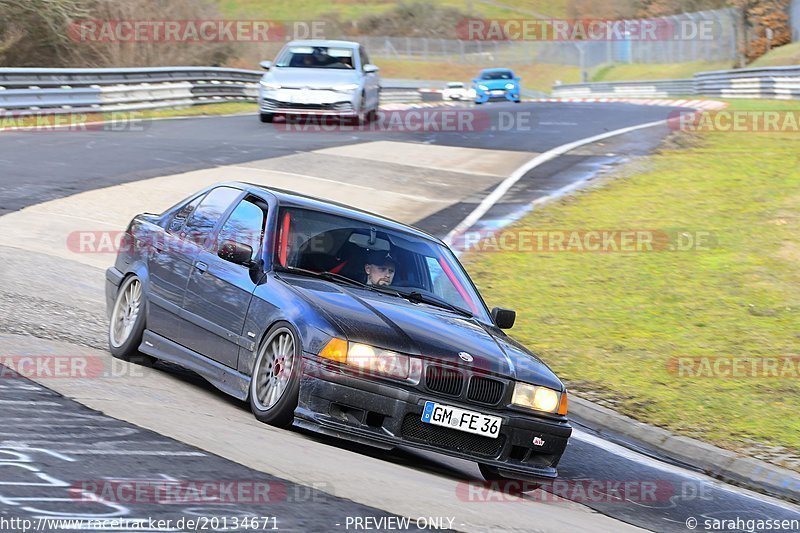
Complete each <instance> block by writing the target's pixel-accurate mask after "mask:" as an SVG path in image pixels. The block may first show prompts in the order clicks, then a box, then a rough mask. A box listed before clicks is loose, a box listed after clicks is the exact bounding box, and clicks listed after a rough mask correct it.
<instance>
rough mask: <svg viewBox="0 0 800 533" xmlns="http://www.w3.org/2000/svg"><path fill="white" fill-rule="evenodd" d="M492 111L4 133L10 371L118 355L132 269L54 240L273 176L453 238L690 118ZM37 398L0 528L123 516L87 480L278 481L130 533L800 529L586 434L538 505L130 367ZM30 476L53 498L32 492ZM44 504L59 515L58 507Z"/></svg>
mask: <svg viewBox="0 0 800 533" xmlns="http://www.w3.org/2000/svg"><path fill="white" fill-rule="evenodd" d="M477 111H478V110H474V111H473V110H471V109H467V110H462V112H470V113H471V112H477ZM479 111H480V113H482V114H483V115H479V116H477V120H478V121H479V123H480V124H481V127H480V128H478V130H476V131H464V130H462V131H447V132H442V131H418V132H402V131H390V132H376V131H353V132H313V131H303V132H298V131H290V130H289V128H287V127H284V126H281V125H280V124H278V125H264V124H260V123H259V122H258V120H257V118H256V117H255V116H236V117H212V118H197V119H187V120H166V121H156V122H150V123H146V124H143V125H142V127H140V128H134V131H121V132H111V131H102V130H101V131H84V132H75V131H56V132H46V133H45V132H35V133H34V132H31V133H11V132H7V133H0V215H6V216H0V265H2V267H0V354H1V355H4V356H10V355H17V356H18V355H29V354H42V353H54V354H55V353H57V354H70V355H74V354H94V355H96V356H97V357H106V358H107V355H106V354H104V353H102V352H101V351H100V350H103V349H104V347H105V332H104V328H105V324H106V322H105V315H104V308H103V305H104V304H103V297H102V288H103V285H102V281H103V272H102V265H104V264H110V263H111V262H112V261H113V257H112V256H97V255H70V252H71V251H70V250H63V249H61V248H59V247H58V245H57V243H58V242H60V241H59V240H58V239H62V238H61V237H59V238H58V239H54V240H52V242H51V241H48V238H49V236H50V235H52V234H57V235H62V234H63V233H64V232H67V231H74V230H76V229H78V230H80V229H87V224H99V225H100V226H99V227H103V228H105V227H106V226H105V225H103V224H108V225H111V226H114V225H115V224H116V226H114V227H117V228H120V226H121V225H122V224H124V220H126V219H127V218H128V217H129V216H130V213H129V211H131V210H133V211H132V212H137V211H136V210H134V208H136V209H139V207H140V205H139V204H147V202H146V201H145V199H147V198H146V197H147V195H153V196H159V195H163V196H165V197H171V196H170V195H178V193H179V192H180V194H184V193H183V192H181V191H183V190H184V189H186V190H194V189H196V188H199V186H200V183H201V181H202V180H209V179H211V180H216V181H224V180H230V179H240V178H242V176H244V177H247V178H248V179H251V177H252V176H256V177H258V176H262V177H263V179H264V180H265V181H266V182H269V183H272V182H273V181H274V180H279V179H280V180H283V181H280V184H281V185H282V186H288V187H289V188H297V189H302V190H306V191H309V192H315V193H316V194H317V195H319V196H323V197H331V198H337V195H340V196H344V197H345V198H349V199H351V203H354V204H356V205H359V206H362V207H368V208H370V207H371V208H372V209H373V210H376V211H379V212H382V213H385V214H387V215H389V216H392V217H395V218H398V219H400V220H402V221H404V222H409V223H416V224H417V225H419V226H420V227H422V228H423V229H427V230H429V231H431V232H433V233H435V234H437V235H440V236H443V235H445V234H446V233H447V232H448V231H449V230H450V229H452V228H453V227H454V226H455V225H456V224H458V223H459V222H460V221H461V220H462V219H463V218H464V217H465V216H466V214H468V213H469V212H471V211H472V209H473V208H474V207H475V206H476V205H477V204H478V203H479V202H480V201H481V200H482V199H483V198H484V197H485V196H486V195H487V194H488V193H489V192H490V191H491V190H493V188H494V187H495V186H496V185H497V183H498V182H499V181H500V180H502V179H503V177H504V176H506V175H508V173H509V172H510V170H511V169H513V168H515V167H516V166H519V165H521V164H522V162H523V161H524V160H525V159H527V158H530V157H531V156H532V155H533V154H539V153H542V152H545V151H546V150H549V149H552V148H554V147H556V146H560V145H562V144H565V143H568V142H572V141H575V140H577V139H580V138H585V137H590V136H593V135H597V134H600V133H603V132H607V131H612V130H616V129H620V128H623V127H628V126H632V125H636V124H642V123H648V122H653V121H656V120H660V119H664V118H666V117H667V115H668V113H669V112H670V111H673V109H670V108H660V107H646V106H634V105H628V104H577V103H576V104H571V103H542V104H538V103H529V104H520V105H513V104H497V105H489V106H483V107H481V108H480V109H479ZM509 117H512V118H513V117H516V120H517V123H518V124H519V121H520V120H524V121H526V122H525V124H526V125H524V126H518V127H515V128H507V127H505V126H504V125H503V124H501V121H503V120H505V121H508V120H510V119H509ZM522 117H527V118H524V119H523V118H522ZM506 125H507V124H506ZM667 133H668V131H667V129H666V128H665V127H664V128H650V129H648V130H642V131H640V132H637V133H635V134H629V135H624V136H620V137H618V138H614V139H610V140H608V141H605V142H603V143H599V144H596V145H591V146H587V147H585V148H581V149H578V150H576V151H574V152H570V153H569V154H566V155H564V156H562V157H559V158H557V159H555V160H553V161H551V162H549V163H547V164H545V165H542V166H540V167H538V168H536V169H534V170H533V171H531V172H529V173H528V174H526V175H525V176H524V177H523V178H522V179H521V180H520V181H519V182H518V183H517V184H516V185H515V186H514V187H513V188H512V189H511V190H509V191H508V193H507V194H506V195H504V196H503V198H501V200H500V201H499V202H498V203H497V205H495V206H494V207H493V208H492V209H491V210H490V211H489V212H488V213H487V214H486V216H485V217H484V218H483V219H482V221H481V222H480V224H482V225H484V226H497V225H500V224H503V223H505V222H507V221H508V220H510V219H513V218H515V217H516V216H519V214H520V213H522V212H524V211H525V210H526V209H527V206H529V205H530V202H531V201H532V200H534V199H536V198H539V197H541V196H543V195H547V194H553V193H554V192H556V191H558V190H560V189H561V188H563V187H564V186H566V185H568V184H570V183H574V182H576V181H580V180H583V179H586V178H588V177H591V176H594V175H596V174H597V173H598V172H602V171H603V170H604V169H606V168H609V167H613V166H614V165H616V164H618V163H619V162H621V161H625V160H628V159H630V158H632V157H636V156H638V155H644V154H646V153H648V152H649V151H651V150H652V149H654V147H655V146H657V145H658V143H659V142H660V141H661V139H662V138H663V137H664V136H665V135H666V134H667ZM176 175H177V176H176ZM170 176H171V177H170ZM216 176H218V177H216ZM162 177H163V178H162ZM215 177H216V178H215ZM115 187H116V188H115ZM120 187H121V188H120ZM104 188H107V189H104ZM162 191H163V192H162ZM78 193H85V194H82V195H79V196H74V195H76V194H78ZM177 197H178V198H179V197H180V196H177ZM384 199H385V200H384ZM137 200H138V201H139V202H138V203H137ZM148 201H149V200H148ZM164 201H166V200H164ZM381 201H383V202H384V203H381ZM24 208H29V209H24ZM153 209H155V207H154V208H153ZM20 210H22V211H20ZM4 224H5V225H4ZM92 227H93V226H92ZM120 229H121V228H120ZM62 240H63V239H62ZM62 248H63V247H62ZM36 381H37V383H33V382H29V381H27V380H23V379H14V380H0V407H2V410H0V420H1V421H2V424H0V428H2V429H0V461H7V462H5V463H0V468H2V470H0V471H2V472H4V473H3V474H2V477H1V478H0V518H2V517H5V518H9V517H35V516H57V515H59V514H63V516H65V517H74V516H76V515H80V514H84V515H91V514H92V513H95V514H102V513H103V512H109V513H110V512H111V511H109V510H108V509H105V511H103V510H96V509H89V508H90V507H93V506H92V504H87V503H86V502H83V501H78V502H76V499H78V500H80V498H77V497H76V494H78V492H76V490H75V489H76V486H75V484H76V483H78V482H80V481H86V480H89V481H97V480H105V481H109V480H111V481H112V484H111V485H112V487H113V486H118V485H114V482H115V481H121V482H130V480H134V481H135V480H138V481H141V480H146V481H148V480H149V482H152V480H153V479H155V480H157V481H158V482H159V483H161V482H162V481H163V482H164V483H166V484H177V485H178V486H182V485H181V484H182V483H184V484H185V483H186V482H187V481H192V480H216V481H220V480H222V481H225V480H228V481H230V480H236V481H239V482H241V481H244V483H245V484H247V483H251V482H252V483H251V485H256V483H258V482H263V483H266V486H268V487H275V489H274V490H275V492H274V493H273V494H277V495H278V496H276V499H275V501H269V502H267V503H268V505H267V504H264V502H260V503H261V505H260V506H259V505H258V504H249V503H248V502H247V501H246V500H244V499H241V498H240V499H239V500H238V501H236V502H232V503H229V502H223V503H220V504H214V503H211V504H209V502H207V501H206V502H201V503H200V504H198V505H194V503H193V502H189V503H185V504H184V503H180V504H173V505H170V504H164V503H159V502H158V501H151V500H148V499H147V498H145V501H143V502H142V501H138V502H135V504H128V505H122V504H117V505H118V506H120V507H124V508H125V511H124V512H122V511H120V509H117V513H118V516H122V517H124V518H125V519H126V520H129V522H126V523H125V526H126V527H128V528H129V529H126V530H129V531H140V530H144V529H142V527H144V525H146V524H144V523H139V522H136V521H135V519H136V518H141V517H162V518H176V519H177V518H180V517H184V518H186V517H190V516H201V515H202V516H217V517H224V516H227V517H239V518H241V517H246V516H249V517H257V516H262V517H264V516H266V517H273V518H275V519H276V520H277V521H278V522H277V525H278V528H279V529H281V530H290V531H291V530H296V531H303V530H313V531H335V530H337V529H339V528H342V530H354V529H357V527H356V526H357V523H356V522H354V519H355V517H362V518H364V517H370V518H371V519H374V520H375V521H374V522H373V521H370V522H369V524H370V525H371V526H373V527H372V530H376V529H383V530H392V529H395V530H396V529H397V527H396V526H397V525H398V523H396V522H392V523H389V522H386V521H383V522H380V520H381V519H388V518H389V517H392V518H393V519H396V518H397V516H399V515H402V516H406V517H409V516H412V517H414V518H415V519H416V518H419V517H421V516H425V517H428V518H434V517H439V518H440V519H441V520H440V522H437V523H436V525H437V526H441V527H448V528H450V527H452V528H453V529H457V530H470V531H472V530H487V531H488V530H500V529H507V530H518V531H537V530H540V531H564V530H575V529H582V530H587V531H590V530H591V531H604V530H609V531H611V530H614V531H619V530H625V529H626V528H627V527H628V525H631V526H635V527H639V528H642V529H647V530H653V531H676V532H677V531H687V530H688V529H687V520H689V521H690V522H691V520H692V519H696V520H698V521H700V523H701V526H700V527H698V528H697V530H700V531H702V530H703V529H702V520H703V519H704V518H717V519H723V518H725V519H728V518H732V519H736V518H740V519H742V520H747V519H783V518H795V519H796V518H800V514H799V513H798V510H797V508H796V507H793V506H789V505H787V504H784V503H782V502H779V501H776V500H773V499H771V498H768V497H764V496H761V495H758V494H755V493H752V492H749V491H746V490H742V489H738V488H734V487H731V486H728V485H725V484H723V483H720V482H718V481H715V480H712V479H711V478H709V477H707V476H704V475H702V474H700V473H697V472H692V471H689V470H686V469H684V468H680V467H679V466H677V465H670V464H668V463H666V462H664V461H660V460H658V459H654V458H650V457H648V456H646V455H643V454H640V453H637V452H634V451H631V450H628V449H626V448H623V447H621V446H618V445H616V444H613V443H611V442H609V441H606V440H603V439H602V438H600V437H598V436H595V435H592V434H591V433H590V432H587V431H582V430H580V429H579V430H578V431H576V433H575V436H574V437H573V439H572V440H571V442H570V445H569V447H568V449H567V452H566V454H565V455H564V458H563V460H562V462H561V464H560V467H559V471H560V475H561V477H560V480H559V482H557V483H556V484H554V485H553V486H551V487H545V490H544V491H543V490H536V491H532V492H529V493H527V494H525V495H524V496H522V497H519V496H518V495H516V494H504V493H503V492H502V491H501V492H499V493H497V492H491V491H486V490H481V486H480V485H476V484H475V483H476V482H477V481H479V480H480V476H479V474H478V472H477V468H476V467H475V465H473V464H472V463H468V462H464V461H458V460H454V459H449V458H444V457H441V456H438V455H435V454H428V453H420V452H416V451H412V450H403V449H401V450H395V451H393V452H388V453H386V452H380V451H376V450H371V449H369V448H363V447H358V446H353V445H350V444H349V443H346V442H341V441H335V440H332V439H323V438H319V437H316V436H314V435H310V434H307V433H304V432H300V431H297V430H295V431H280V430H274V429H272V428H268V427H266V426H263V425H260V424H258V423H257V422H255V421H253V420H252V419H251V418H250V415H249V413H248V412H247V409H246V406H245V405H244V404H241V403H239V402H235V401H232V400H230V399H228V398H225V397H224V396H222V395H221V394H220V393H218V392H217V391H215V390H214V389H213V387H211V386H210V385H208V384H206V383H205V382H204V381H203V380H201V379H199V378H197V377H196V376H194V375H192V374H191V373H188V372H185V371H182V370H180V369H177V368H175V367H172V366H168V365H163V364H159V365H156V368H154V369H149V368H147V369H141V372H140V373H137V372H136V371H134V370H131V369H130V368H128V367H126V370H125V371H124V372H122V373H121V375H119V376H116V377H114V378H113V379H111V378H109V379H97V380H93V381H86V380H74V381H73V380H49V381H48V380H47V379H37V380H36ZM48 389H52V390H53V391H56V392H57V393H60V394H62V395H64V396H65V397H66V398H63V397H60V396H58V395H57V394H56V392H51V391H50V390H48ZM68 398H75V399H76V400H77V401H78V402H80V404H83V405H88V406H89V407H92V408H94V409H97V410H100V411H102V412H103V413H105V415H104V414H101V413H99V412H96V411H91V410H90V409H88V408H87V407H83V406H82V405H80V404H79V403H76V402H75V401H72V400H70V399H68ZM111 417H114V418H117V419H120V420H124V421H126V422H123V421H118V420H115V419H114V418H111ZM144 428H147V429H144ZM5 456H8V459H6V457H5ZM220 456H222V457H220ZM223 457H224V458H223ZM9 463H13V464H11V466H8V464H9ZM22 465H25V466H22ZM26 478H27V480H26ZM32 478H37V479H47V480H48V481H47V483H49V485H45V484H43V485H41V486H39V485H29V484H26V483H29V482H30V479H32ZM55 481H58V483H56V482H55ZM138 481H137V482H138ZM6 482H8V483H6ZM4 483H5V484H4ZM258 486H261V485H258ZM65 494H68V495H67V496H65ZM556 496H557V497H556ZM25 497H28V498H33V500H23V499H21V498H25ZM43 498H51V500H47V503H46V504H43V503H41V502H44V501H45V500H43ZM39 500H41V502H39ZM564 500H569V501H564ZM26 502H27V503H26ZM31 502H34V503H31ZM36 502H39V503H36ZM243 502H244V503H243ZM170 503H173V502H170ZM42 505H46V506H47V509H43V508H42ZM84 507H86V509H89V510H85V511H84ZM94 507H97V505H95V506H94ZM111 507H112V508H113V507H114V506H111ZM46 510H49V511H48V512H50V513H53V514H46V513H45V511H46ZM437 510H438V511H440V512H436V511H437ZM265 513H266V514H265ZM348 519H349V520H350V522H348ZM450 519H452V520H451V522H448V520H450ZM360 524H361V526H364V525H365V523H364V522H360ZM378 524H380V526H386V527H382V528H381V527H379V525H378ZM0 525H2V523H0ZM267 525H268V526H271V525H272V524H271V523H267ZM416 526H420V524H417V523H416V522H412V524H411V525H410V526H409V527H416ZM421 526H422V527H424V528H425V529H428V530H430V529H439V528H438V527H433V526H432V523H427V522H425V523H422V524H421ZM263 529H265V530H266V529H267V528H263ZM362 529H364V528H363V527H362ZM0 530H2V531H5V529H4V528H2V527H0ZM165 530H166V529H165ZM9 531H13V529H11V528H9ZM724 531H736V529H732V530H731V529H728V530H724Z"/></svg>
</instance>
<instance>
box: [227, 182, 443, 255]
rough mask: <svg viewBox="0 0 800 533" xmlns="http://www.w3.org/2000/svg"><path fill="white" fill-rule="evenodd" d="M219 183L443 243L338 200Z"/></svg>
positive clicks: (294, 204) (428, 235) (279, 201)
mask: <svg viewBox="0 0 800 533" xmlns="http://www.w3.org/2000/svg"><path fill="white" fill-rule="evenodd" d="M220 185H223V186H233V187H237V188H240V189H244V190H247V191H249V192H252V193H256V194H258V193H261V194H265V193H266V194H268V195H272V196H273V197H274V198H275V199H276V200H277V201H278V203H279V204H280V205H281V206H287V207H300V208H306V209H313V210H315V211H322V212H325V213H330V214H332V215H339V216H345V217H348V218H353V219H355V220H358V221H360V222H364V223H366V224H375V225H378V226H383V227H385V228H388V229H391V230H394V231H399V232H403V233H408V234H411V235H414V236H415V237H421V238H423V239H427V240H432V241H435V242H437V243H439V244H444V243H443V242H442V240H441V239H438V238H436V237H434V236H433V235H431V234H430V233H427V232H425V231H422V230H421V229H419V228H415V227H414V226H409V225H407V224H403V223H401V222H397V221H396V220H392V219H390V218H386V217H384V216H381V215H378V214H375V213H370V212H369V211H364V210H363V209H358V208H356V207H352V206H349V205H346V204H342V203H339V202H334V201H331V200H325V199H322V198H317V197H315V196H308V195H305V194H302V193H299V192H294V191H289V190H286V189H278V188H275V187H266V186H264V185H257V184H254V183H246V182H232V183H223V184H220Z"/></svg>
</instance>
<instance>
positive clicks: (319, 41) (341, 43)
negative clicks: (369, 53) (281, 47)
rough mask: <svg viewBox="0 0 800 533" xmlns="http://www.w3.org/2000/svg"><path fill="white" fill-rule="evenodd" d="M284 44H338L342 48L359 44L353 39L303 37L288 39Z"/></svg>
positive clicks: (354, 46)
mask: <svg viewBox="0 0 800 533" xmlns="http://www.w3.org/2000/svg"><path fill="white" fill-rule="evenodd" d="M286 46H339V47H342V48H358V47H359V46H361V45H360V44H359V43H357V42H355V41H333V40H327V39H305V40H299V41H289V42H288V43H286Z"/></svg>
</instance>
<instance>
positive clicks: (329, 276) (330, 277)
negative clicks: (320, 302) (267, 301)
mask: <svg viewBox="0 0 800 533" xmlns="http://www.w3.org/2000/svg"><path fill="white" fill-rule="evenodd" d="M276 270H278V271H281V272H288V273H290V274H298V275H301V276H303V275H305V276H311V277H314V278H319V279H324V280H326V281H338V282H341V283H347V284H348V285H352V286H353V287H358V288H359V289H369V290H371V291H375V292H380V293H383V294H391V295H392V296H400V297H402V296H403V295H402V294H401V293H400V292H398V291H396V290H394V289H390V288H389V287H381V286H378V285H367V284H366V283H362V282H360V281H358V280H355V279H353V278H348V277H347V276H343V275H341V274H337V273H336V272H330V271H327V270H326V271H323V272H317V271H315V270H307V269H305V268H298V267H278V268H277V269H276Z"/></svg>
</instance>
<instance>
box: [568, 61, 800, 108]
mask: <svg viewBox="0 0 800 533" xmlns="http://www.w3.org/2000/svg"><path fill="white" fill-rule="evenodd" d="M693 95H701V96H712V97H717V98H757V99H758V98H764V99H783V100H793V99H800V66H792V67H766V68H747V69H738V70H717V71H710V72H699V73H697V74H695V75H694V78H692V79H677V80H652V81H619V82H596V83H575V84H569V85H555V86H554V87H553V96H555V97H559V98H565V97H569V98H575V97H577V98H582V97H591V98H614V97H628V98H662V97H673V96H693Z"/></svg>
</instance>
